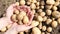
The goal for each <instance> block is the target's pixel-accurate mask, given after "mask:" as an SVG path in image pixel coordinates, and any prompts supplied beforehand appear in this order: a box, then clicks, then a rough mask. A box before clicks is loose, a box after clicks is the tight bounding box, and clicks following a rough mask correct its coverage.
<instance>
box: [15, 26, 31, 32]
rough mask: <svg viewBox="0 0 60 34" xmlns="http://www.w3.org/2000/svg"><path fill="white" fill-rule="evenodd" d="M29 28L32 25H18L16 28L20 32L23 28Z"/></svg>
mask: <svg viewBox="0 0 60 34" xmlns="http://www.w3.org/2000/svg"><path fill="white" fill-rule="evenodd" d="M31 28H32V26H25V25H18V26H17V28H16V29H17V31H18V32H21V31H25V30H28V29H31Z"/></svg>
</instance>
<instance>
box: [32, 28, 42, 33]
mask: <svg viewBox="0 0 60 34" xmlns="http://www.w3.org/2000/svg"><path fill="white" fill-rule="evenodd" d="M32 34H41V30H40V29H39V28H37V27H34V28H32Z"/></svg>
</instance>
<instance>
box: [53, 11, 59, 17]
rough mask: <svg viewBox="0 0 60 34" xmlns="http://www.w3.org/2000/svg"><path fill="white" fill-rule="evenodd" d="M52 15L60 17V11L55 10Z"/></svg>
mask: <svg viewBox="0 0 60 34" xmlns="http://www.w3.org/2000/svg"><path fill="white" fill-rule="evenodd" d="M52 16H53V17H55V18H59V17H60V12H59V11H53V12H52Z"/></svg>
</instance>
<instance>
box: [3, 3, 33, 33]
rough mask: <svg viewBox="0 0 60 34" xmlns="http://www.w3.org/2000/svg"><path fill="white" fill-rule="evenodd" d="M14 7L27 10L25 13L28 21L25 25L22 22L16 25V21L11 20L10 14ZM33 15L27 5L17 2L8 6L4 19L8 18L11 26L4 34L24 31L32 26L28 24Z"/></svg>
mask: <svg viewBox="0 0 60 34" xmlns="http://www.w3.org/2000/svg"><path fill="white" fill-rule="evenodd" d="M16 8H17V9H19V10H24V11H26V12H27V15H28V17H29V23H28V24H27V25H24V24H23V25H18V24H17V23H15V22H12V21H11V15H13V11H14V10H15V9H16ZM33 16H34V15H33V14H32V12H31V10H30V8H29V7H27V6H18V5H17V4H12V5H11V6H9V7H8V9H7V11H6V19H8V21H9V23H10V24H12V26H11V28H10V29H8V30H7V31H6V32H5V33H4V34H17V33H18V32H20V31H25V30H27V29H30V28H32V27H33V26H30V24H31V21H32V19H33ZM2 21H3V20H2ZM6 21H7V20H6Z"/></svg>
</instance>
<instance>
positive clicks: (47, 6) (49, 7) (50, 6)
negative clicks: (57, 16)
mask: <svg viewBox="0 0 60 34" xmlns="http://www.w3.org/2000/svg"><path fill="white" fill-rule="evenodd" d="M52 6H53V5H46V6H45V8H46V9H51V8H52Z"/></svg>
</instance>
